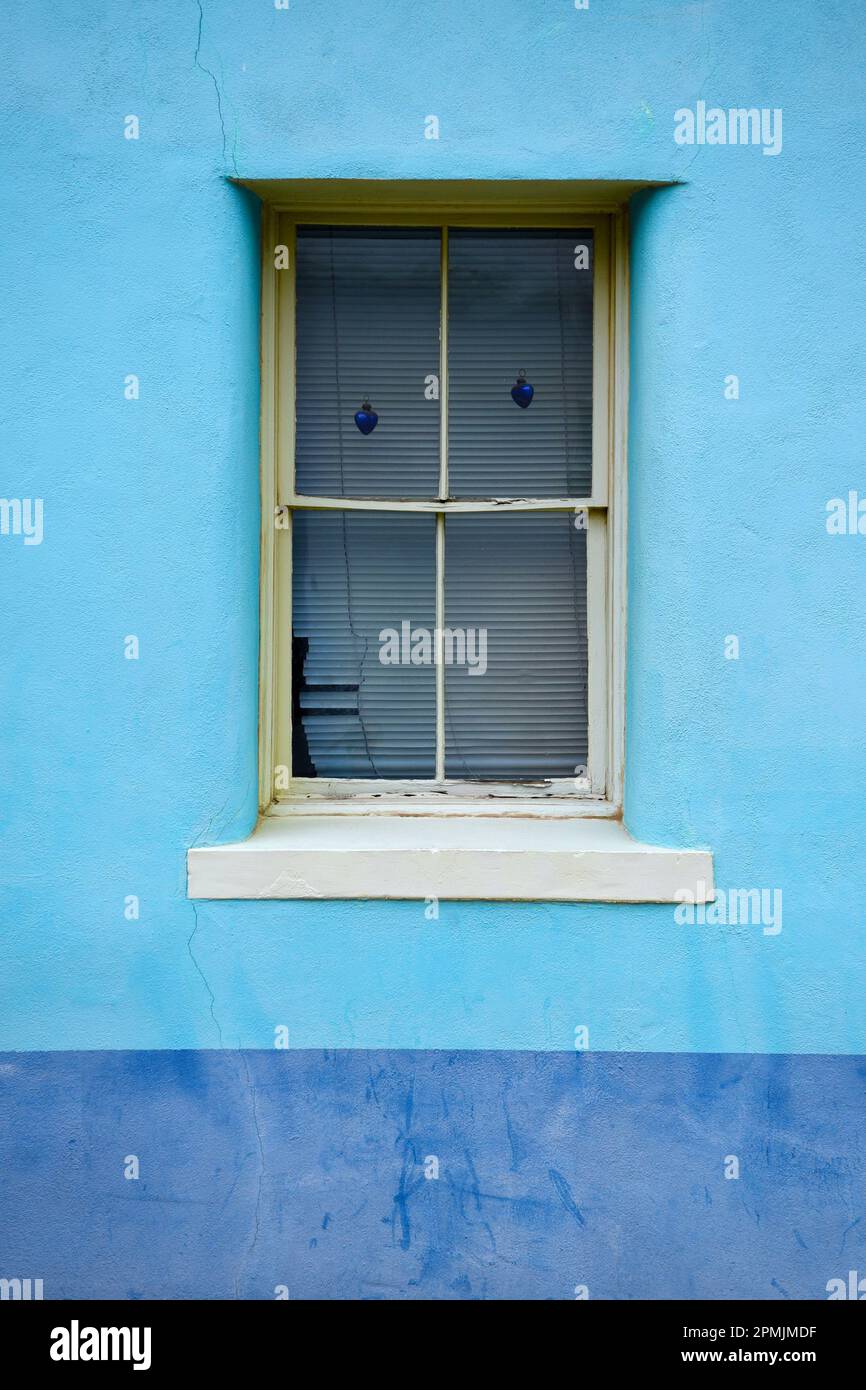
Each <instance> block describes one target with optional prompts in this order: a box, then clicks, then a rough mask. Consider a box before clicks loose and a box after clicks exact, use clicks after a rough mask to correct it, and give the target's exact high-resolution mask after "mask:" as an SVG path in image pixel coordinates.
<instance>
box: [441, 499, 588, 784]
mask: <svg viewBox="0 0 866 1390" xmlns="http://www.w3.org/2000/svg"><path fill="white" fill-rule="evenodd" d="M574 520H575V519H574V517H573V516H572V515H571V514H570V513H569V514H561V513H557V514H553V513H550V512H548V513H532V514H527V513H517V514H505V513H500V514H498V515H495V516H449V517H448V518H447V520H446V524H445V625H446V634H445V640H444V644H443V645H444V653H445V663H446V665H445V772H446V776H448V777H457V778H482V779H495V778H503V779H505V780H508V781H520V780H529V779H534V778H537V777H573V776H574V775H575V768H576V767H578V766H579V765H581V764H585V763H586V754H587V701H586V674H587V646H586V532H585V531H578V530H576V529H575V525H574ZM449 630H450V633H451V634H452V635H451V637H450V639H449V636H448V632H449ZM449 648H450V656H449ZM461 657H463V658H464V659H463V660H461Z"/></svg>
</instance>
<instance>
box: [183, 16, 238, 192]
mask: <svg viewBox="0 0 866 1390" xmlns="http://www.w3.org/2000/svg"><path fill="white" fill-rule="evenodd" d="M195 2H196V5H197V7H198V37H197V39H196V46H195V58H194V60H193V61H194V62H195V65H196V67H197V68H198V70H199V72H203V73H204V74H205V76H206V77H209V78H210V80H211V82H212V83H213V89H214V91H215V92H216V99H217V115H218V117H219V123H220V133H221V135H222V147H223V163H224V164H225V163H226V161H227V159H228V143H227V139H226V123H225V119H224V117H223V102H222V93H221V92H220V85H219V82H218V81H217V78H216V73H214V72H211V69H210V68H206V67H205V65H204V63H202V62H201V61H200V59H199V54H200V53H201V32H202V27H203V25H204V9H203V8H202V3H201V0H195ZM232 167H233V169H234V171H235V174H237V172H238V165H237V159H236V157H235V149H234V147H233V148H232Z"/></svg>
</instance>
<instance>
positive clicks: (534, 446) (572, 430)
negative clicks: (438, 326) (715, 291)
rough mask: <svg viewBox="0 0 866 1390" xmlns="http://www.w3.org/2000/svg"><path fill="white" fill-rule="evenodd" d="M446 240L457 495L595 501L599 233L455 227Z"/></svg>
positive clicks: (451, 446) (452, 463)
mask: <svg viewBox="0 0 866 1390" xmlns="http://www.w3.org/2000/svg"><path fill="white" fill-rule="evenodd" d="M448 242H449V245H448V392H449V411H448V414H449V429H448V458H449V478H450V490H451V494H452V496H454V497H491V496H492V497H524V496H529V497H588V496H589V495H590V494H591V492H592V268H591V267H592V233H591V232H590V231H558V230H557V231H552V230H530V231H508V230H501V231H500V230H484V231H479V230H475V229H468V228H460V227H455V228H452V229H451V231H450V232H449V238H448ZM581 248H583V251H582V250H581ZM584 252H585V257H584ZM584 258H586V259H588V261H589V268H586V269H578V268H576V265H575V262H576V261H577V262H579V263H582V262H583V260H584ZM521 369H523V370H525V372H526V379H527V381H528V382H530V383H531V385H532V386H533V387H534V390H535V395H534V397H533V400H532V402H531V404H530V405H529V407H528V408H527V409H525V410H522V409H520V408H519V407H518V406H517V405H515V403H514V401H513V400H512V399H511V388H512V386H513V385H514V383H515V380H516V378H517V374H518V372H519V371H520V370H521Z"/></svg>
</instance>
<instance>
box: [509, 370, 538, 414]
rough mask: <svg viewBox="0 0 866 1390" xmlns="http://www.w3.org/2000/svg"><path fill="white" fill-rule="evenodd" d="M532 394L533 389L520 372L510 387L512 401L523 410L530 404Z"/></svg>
mask: <svg viewBox="0 0 866 1390" xmlns="http://www.w3.org/2000/svg"><path fill="white" fill-rule="evenodd" d="M534 395H535V391H534V390H533V388H532V387H531V386H530V384H529V382H528V381H527V380H526V377H525V376H524V375H523V373H522V372H521V374H520V376H519V377H518V378H517V380H516V381H515V383H514V385H513V386H512V388H511V399H512V400H513V401H514V404H515V405H519V406H520V409H521V410H525V409H526V407H527V406H528V405H531V404H532V397H533V396H534Z"/></svg>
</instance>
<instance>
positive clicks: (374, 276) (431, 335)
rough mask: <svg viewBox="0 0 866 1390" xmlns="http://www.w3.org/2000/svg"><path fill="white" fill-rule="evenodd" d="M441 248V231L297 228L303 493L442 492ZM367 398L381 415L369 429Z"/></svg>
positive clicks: (299, 457) (425, 494) (298, 459)
mask: <svg viewBox="0 0 866 1390" xmlns="http://www.w3.org/2000/svg"><path fill="white" fill-rule="evenodd" d="M440 245H441V236H440V233H439V231H438V229H433V230H427V229H423V228H417V229H416V228H387V227H385V228H363V227H299V228H298V233H297V252H296V295H297V325H296V341H297V388H296V431H297V433H296V453H295V459H296V488H297V491H298V492H299V493H306V494H307V495H309V496H320V497H388V498H395V497H407V498H409V497H434V496H435V495H436V493H437V491H438V477H439V399H438V390H437V388H436V384H435V383H433V382H428V378H430V377H435V378H436V382H438V377H439V284H440ZM365 396H367V397H368V398H369V400H370V403H371V405H372V406H373V409H374V410H375V412H376V413H377V414H378V416H379V422H378V425H377V426H376V428H375V430H374V431H373V433H372V434H369V435H366V436H365V435H363V434H361V433H360V431H359V430H358V428H357V426H356V425H355V421H354V416H355V412H356V411H357V410H359V409H360V407H361V405H362V402H363V400H364V398H365Z"/></svg>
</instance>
